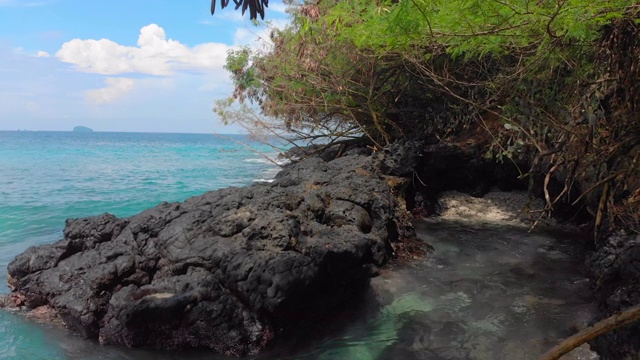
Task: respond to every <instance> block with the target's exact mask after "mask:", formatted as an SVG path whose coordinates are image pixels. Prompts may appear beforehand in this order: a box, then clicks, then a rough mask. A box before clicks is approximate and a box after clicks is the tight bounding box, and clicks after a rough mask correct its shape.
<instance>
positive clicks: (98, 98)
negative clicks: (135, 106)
mask: <svg viewBox="0 0 640 360" xmlns="http://www.w3.org/2000/svg"><path fill="white" fill-rule="evenodd" d="M105 85H106V87H104V88H102V89H93V90H88V91H86V92H85V97H86V99H87V100H88V101H89V102H91V103H93V104H105V103H109V102H112V101H114V100H116V99H118V98H120V97H122V96H123V95H125V94H126V93H128V92H129V91H131V89H133V79H129V78H107V79H106V80H105Z"/></svg>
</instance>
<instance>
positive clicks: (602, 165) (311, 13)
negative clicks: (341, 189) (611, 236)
mask: <svg viewBox="0 0 640 360" xmlns="http://www.w3.org/2000/svg"><path fill="white" fill-rule="evenodd" d="M287 3H288V5H289V10H288V11H289V12H290V14H291V23H290V24H289V25H288V26H287V27H286V28H284V29H276V28H274V29H272V31H271V41H272V43H273V46H272V48H270V49H268V50H255V49H250V48H241V49H236V50H233V51H231V52H230V53H229V56H228V58H227V64H226V68H227V69H228V70H229V71H230V72H231V74H232V79H233V82H234V85H235V88H234V92H233V94H232V95H231V96H230V97H229V98H227V99H222V100H219V101H218V102H217V104H216V107H215V109H214V111H215V112H216V113H217V114H218V115H219V116H220V117H221V118H222V119H223V121H225V122H235V123H239V124H241V125H243V126H245V127H247V128H249V129H251V130H252V131H262V132H265V133H268V134H271V135H279V136H283V137H285V136H290V135H292V134H293V135H294V136H296V137H297V139H301V140H305V141H307V142H322V143H329V144H331V143H334V142H344V141H348V140H349V139H357V140H358V141H363V139H364V141H366V142H367V143H368V144H369V146H370V147H372V148H373V149H374V150H376V149H381V148H382V147H384V146H385V145H387V144H389V143H392V142H394V141H396V140H399V139H437V141H442V142H450V143H459V144H462V143H465V144H469V143H473V144H474V145H475V146H479V147H480V148H481V149H482V153H483V154H485V156H486V157H488V158H492V159H495V160H496V161H498V162H512V163H514V164H516V165H517V166H518V167H519V169H520V177H521V178H523V179H528V180H529V184H530V188H534V187H538V188H541V189H542V194H543V196H544V198H545V200H546V207H545V208H544V210H543V211H542V213H541V215H548V214H550V213H552V212H553V211H554V210H556V209H557V208H558V207H561V206H574V207H582V210H583V211H586V212H587V213H589V214H590V216H591V217H592V219H593V225H594V226H593V229H594V230H593V236H594V240H596V241H597V240H598V239H601V238H602V237H603V236H602V235H603V234H604V233H610V231H611V230H614V229H620V228H623V229H625V230H627V231H635V232H637V231H638V230H639V229H640V226H639V225H640V186H638V185H639V181H640V173H639V170H638V156H639V155H640V152H639V145H640V122H638V106H639V101H640V82H639V81H638V77H639V75H640V74H639V71H640V70H639V65H640V64H638V63H639V60H640V57H639V56H640V44H639V42H638V39H639V37H638V12H639V10H640V7H639V6H638V5H637V4H636V2H635V1H630V0H613V1H586V0H554V1H532V0H510V1H501V0H448V1H441V0H402V1H397V0H394V1H383V0H378V1H366V0H351V1H336V0H328V1H292V0H290V1H287ZM554 182H555V183H556V186H551V184H553V183H554ZM605 230H606V231H605Z"/></svg>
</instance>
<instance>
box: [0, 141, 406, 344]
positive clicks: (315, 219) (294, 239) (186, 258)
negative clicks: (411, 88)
mask: <svg viewBox="0 0 640 360" xmlns="http://www.w3.org/2000/svg"><path fill="white" fill-rule="evenodd" d="M394 154H395V155H396V156H395V157H394V158H393V159H390V158H389V157H388V156H386V155H385V154H384V153H379V154H377V155H375V156H372V157H366V156H361V155H350V156H345V157H341V158H338V159H336V160H333V161H330V162H325V161H324V160H322V159H319V158H308V159H305V160H302V161H301V162H299V163H297V164H292V165H288V166H287V167H286V168H285V169H284V170H283V171H282V172H281V173H280V174H279V175H278V176H277V178H276V180H275V181H274V182H273V183H270V184H257V185H254V186H250V187H246V188H227V189H222V190H218V191H213V192H209V193H206V194H204V195H201V196H196V197H192V198H190V199H188V200H186V201H185V202H183V203H162V204H160V205H158V206H156V207H154V208H152V209H149V210H146V211H144V212H142V213H140V214H138V215H135V216H133V217H130V218H117V217H115V216H113V215H110V214H104V215H100V216H95V217H89V218H84V219H69V220H67V223H66V227H65V230H64V238H63V239H62V240H60V241H58V242H56V243H53V244H48V245H42V246H37V247H31V248H29V249H28V250H26V251H25V252H24V253H23V254H21V255H19V256H17V257H16V258H15V259H14V260H13V261H12V262H11V263H10V265H9V283H10V286H11V287H12V289H13V291H14V293H13V295H12V296H13V297H14V298H20V299H21V301H22V302H23V303H24V304H25V306H26V307H27V308H28V309H34V308H38V307H42V306H49V307H50V308H52V309H54V310H55V311H56V312H57V314H58V315H59V316H60V318H61V319H62V321H63V322H64V324H65V325H66V326H67V327H68V328H70V329H71V330H73V331H75V332H78V333H80V334H81V335H83V336H85V337H87V338H97V339H99V340H100V342H101V343H104V344H124V345H126V346H130V347H133V346H151V347H157V348H183V347H205V348H211V349H214V350H216V351H218V352H220V353H223V354H227V355H234V356H245V355H248V354H254V353H257V352H259V351H260V350H262V349H263V348H264V347H265V346H266V345H267V344H268V343H269V342H270V341H271V340H272V339H273V338H274V336H275V334H277V333H278V332H279V331H280V330H281V329H283V328H286V327H288V326H289V325H290V324H291V323H294V322H296V321H298V320H300V319H302V318H310V317H314V316H315V317H321V316H323V314H326V313H327V312H328V311H330V310H331V309H334V308H335V307H337V306H339V305H340V304H343V303H344V302H345V301H347V300H349V299H351V298H353V297H354V296H356V295H357V294H358V293H361V292H362V290H364V289H365V288H366V287H367V285H368V281H369V278H370V277H371V276H374V275H375V274H376V271H377V267H379V266H381V265H383V264H384V263H385V262H386V261H387V260H388V259H389V257H390V256H392V255H393V254H392V246H391V242H393V241H395V240H397V239H398V238H399V237H402V236H411V235H412V234H413V229H412V227H411V225H410V222H409V221H408V220H409V216H408V215H407V214H406V210H404V209H406V208H405V207H404V206H401V205H402V204H400V202H401V200H398V199H399V197H398V194H399V193H402V192H403V191H404V190H403V189H404V187H405V186H406V183H407V182H408V181H407V179H405V178H402V177H398V176H394V175H402V174H406V173H409V172H411V169H407V168H403V167H406V166H410V165H411V164H414V163H415V161H412V160H411V157H412V156H413V157H415V156H417V155H416V153H412V152H406V153H404V155H402V154H398V153H396V152H394ZM407 164H408V165H407ZM381 169H382V170H381ZM389 174H393V175H389Z"/></svg>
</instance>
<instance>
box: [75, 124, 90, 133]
mask: <svg viewBox="0 0 640 360" xmlns="http://www.w3.org/2000/svg"><path fill="white" fill-rule="evenodd" d="M73 132H83V133H90V132H93V129H92V128H88V127H86V126H76V127H74V128H73Z"/></svg>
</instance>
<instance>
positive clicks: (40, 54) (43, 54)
mask: <svg viewBox="0 0 640 360" xmlns="http://www.w3.org/2000/svg"><path fill="white" fill-rule="evenodd" d="M50 56H51V55H49V53H48V52H46V51H42V50H40V51H38V53H37V54H36V57H44V58H48V57H50Z"/></svg>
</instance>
